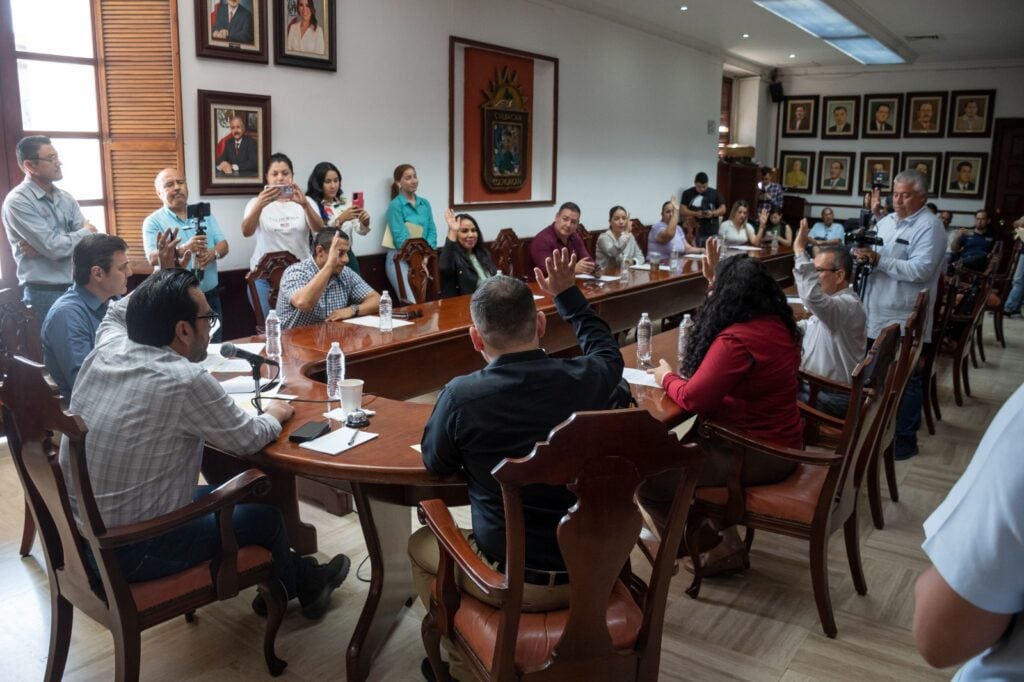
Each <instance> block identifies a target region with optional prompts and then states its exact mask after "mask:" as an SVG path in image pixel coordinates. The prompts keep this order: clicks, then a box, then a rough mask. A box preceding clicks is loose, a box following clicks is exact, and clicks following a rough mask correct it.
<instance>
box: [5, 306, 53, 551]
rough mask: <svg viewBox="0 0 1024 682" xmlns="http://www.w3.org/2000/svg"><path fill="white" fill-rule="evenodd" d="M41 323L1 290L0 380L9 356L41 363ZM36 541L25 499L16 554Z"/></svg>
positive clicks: (30, 549) (34, 526)
mask: <svg viewBox="0 0 1024 682" xmlns="http://www.w3.org/2000/svg"><path fill="white" fill-rule="evenodd" d="M39 326H40V320H37V319H36V316H35V314H34V313H33V312H32V310H31V309H30V308H27V307H26V306H25V304H24V303H22V302H21V294H20V293H19V292H18V290H17V289H0V379H2V378H3V376H4V375H5V374H6V372H7V360H8V358H9V357H10V356H13V355H21V356H23V357H26V358H28V359H29V360H35V361H36V362H42V361H43V348H42V344H41V343H40V341H39ZM12 449H13V444H12ZM35 539H36V524H35V522H34V521H33V520H32V512H30V511H29V508H28V500H25V522H24V525H23V526H22V529H21V545H20V547H19V548H18V553H19V554H21V556H28V555H29V554H31V553H32V545H33V544H34V543H35Z"/></svg>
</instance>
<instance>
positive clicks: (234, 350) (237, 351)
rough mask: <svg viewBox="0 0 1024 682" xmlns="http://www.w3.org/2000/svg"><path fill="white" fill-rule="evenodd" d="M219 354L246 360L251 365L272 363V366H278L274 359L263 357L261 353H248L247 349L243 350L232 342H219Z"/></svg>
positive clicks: (257, 365)
mask: <svg viewBox="0 0 1024 682" xmlns="http://www.w3.org/2000/svg"><path fill="white" fill-rule="evenodd" d="M220 354H221V355H223V356H224V357H226V358H241V359H242V360H246V361H248V362H249V364H251V365H252V366H253V367H259V366H260V365H273V366H274V367H280V365H279V364H278V363H277V361H276V360H271V359H270V358H265V357H263V356H262V355H256V354H255V353H250V352H249V351H247V350H243V349H241V348H239V347H238V346H236V345H235V344H233V343H222V344H220Z"/></svg>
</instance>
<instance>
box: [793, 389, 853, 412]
mask: <svg viewBox="0 0 1024 682" xmlns="http://www.w3.org/2000/svg"><path fill="white" fill-rule="evenodd" d="M810 397H811V389H810V386H808V385H807V383H806V382H804V381H801V382H800V389H799V390H798V391H797V392H796V398H797V400H799V401H800V402H802V403H806V404H807V405H809V406H810V407H813V408H814V409H816V410H821V411H822V412H824V413H825V414H827V415H831V416H833V417H839V418H840V419H843V418H845V417H846V410H847V408H848V407H849V406H850V396H849V395H848V394H846V393H833V392H832V391H824V390H821V389H819V390H818V395H817V396H816V400H815V403H814V404H813V405H811V403H810V402H808V398H810Z"/></svg>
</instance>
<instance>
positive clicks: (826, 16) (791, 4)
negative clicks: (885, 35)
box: [754, 0, 906, 64]
mask: <svg viewBox="0 0 1024 682" xmlns="http://www.w3.org/2000/svg"><path fill="white" fill-rule="evenodd" d="M754 4H755V5H757V6H758V7H761V8H762V9H766V10H768V11H769V12H771V13H772V14H774V15H776V16H777V17H779V18H781V19H784V20H786V21H788V22H789V23H791V24H793V25H794V26H796V27H797V28H800V29H803V30H804V31H807V32H808V33H810V34H811V35H812V36H814V37H815V38H821V39H822V40H824V41H825V42H827V43H828V44H829V45H831V46H832V47H834V48H836V49H837V50H839V51H840V52H842V53H843V54H845V55H847V56H849V57H851V58H853V59H854V60H856V61H858V62H860V63H861V64H903V63H904V62H905V61H906V60H905V59H904V58H903V57H901V56H900V55H898V54H896V53H895V52H894V51H892V50H891V49H889V48H888V47H886V46H885V45H883V44H882V43H880V42H879V41H878V40H876V39H875V38H872V37H871V36H869V35H868V34H867V33H866V32H865V31H864V29H862V28H861V27H859V26H857V25H856V24H854V23H853V22H852V21H850V20H849V19H847V18H846V17H844V16H843V15H842V14H840V13H839V12H837V11H835V10H834V9H832V7H830V6H829V5H827V4H825V3H824V2H823V0H754Z"/></svg>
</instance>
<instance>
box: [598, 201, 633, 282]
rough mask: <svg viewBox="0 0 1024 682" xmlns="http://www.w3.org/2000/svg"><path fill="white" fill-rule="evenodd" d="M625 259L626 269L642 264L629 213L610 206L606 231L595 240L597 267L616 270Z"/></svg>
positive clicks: (619, 207) (618, 207)
mask: <svg viewBox="0 0 1024 682" xmlns="http://www.w3.org/2000/svg"><path fill="white" fill-rule="evenodd" d="M623 258H625V259H626V261H628V262H627V263H626V267H629V266H630V265H634V264H636V265H640V264H642V263H643V262H644V254H643V251H641V250H640V246H639V244H637V243H636V238H635V237H633V230H632V228H631V226H630V222H629V213H627V212H626V209H624V208H622V207H621V206H612V207H611V210H609V211H608V230H607V231H605V232H603V233H601V236H600V237H598V238H597V266H598V267H599V268H601V269H602V270H607V269H612V270H618V269H619V265H620V260H621V259H623Z"/></svg>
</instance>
